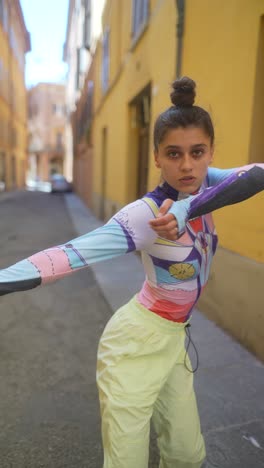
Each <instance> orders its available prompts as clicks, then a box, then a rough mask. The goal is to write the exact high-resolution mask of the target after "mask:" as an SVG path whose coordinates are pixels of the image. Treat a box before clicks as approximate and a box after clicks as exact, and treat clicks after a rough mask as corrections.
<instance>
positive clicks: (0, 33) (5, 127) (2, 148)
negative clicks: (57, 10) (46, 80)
mask: <svg viewBox="0 0 264 468" xmlns="http://www.w3.org/2000/svg"><path fill="white" fill-rule="evenodd" d="M10 21H12V22H14V23H15V24H14V23H12V25H13V28H14V31H16V33H17V34H18V32H17V31H18V29H17V28H18V26H17V24H16V21H17V19H16V18H15V17H14V14H12V16H11V17H10ZM10 26H11V24H10ZM16 40H17V44H18V45H19V47H21V49H22V46H21V41H22V43H23V38H22V37H21V36H19V35H18V36H17V39H16ZM16 53H18V51H16ZM21 54H22V61H24V52H23V51H22V50H21ZM0 61H1V67H0V68H1V70H0V74H1V79H0V119H1V120H0V124H1V126H2V131H0V152H1V153H4V154H5V161H6V180H5V183H6V189H12V188H15V187H17V188H19V187H23V186H24V184H25V170H26V164H27V139H28V132H27V91H26V87H25V79H24V67H21V65H19V64H18V60H17V57H16V56H15V52H14V50H13V49H12V48H11V47H10V44H9V39H8V34H7V32H6V31H5V30H4V28H3V26H2V24H1V23H0ZM13 157H15V161H16V163H15V168H13V167H12V158H13ZM13 172H15V179H16V183H15V184H14V183H13V176H12V173H13Z"/></svg>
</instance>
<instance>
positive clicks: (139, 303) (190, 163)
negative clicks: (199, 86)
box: [0, 78, 264, 468]
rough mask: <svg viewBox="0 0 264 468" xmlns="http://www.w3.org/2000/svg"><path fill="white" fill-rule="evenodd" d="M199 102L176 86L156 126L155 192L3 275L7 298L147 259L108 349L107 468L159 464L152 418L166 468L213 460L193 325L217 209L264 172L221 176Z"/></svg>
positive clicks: (104, 352)
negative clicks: (202, 413) (122, 258)
mask: <svg viewBox="0 0 264 468" xmlns="http://www.w3.org/2000/svg"><path fill="white" fill-rule="evenodd" d="M194 98H195V83H194V82H193V81H192V80H191V79H189V78H182V79H180V80H176V81H175V82H174V84H173V92H172V94H171V100H172V103H173V105H172V107H170V108H169V109H167V110H166V111H165V112H163V113H162V114H161V115H160V116H159V117H158V119H157V121H156V123H155V129H154V152H155V162H156V166H157V167H158V168H160V169H161V175H162V180H163V181H162V183H161V184H160V185H159V186H158V187H157V188H156V189H155V190H154V191H153V192H150V193H148V194H146V196H144V197H143V198H142V199H141V200H137V201H135V202H134V203H131V204H130V205H128V206H126V207H125V208H123V209H122V210H121V211H120V212H118V213H117V214H116V215H115V216H114V217H113V218H112V219H111V220H110V221H109V222H108V223H107V224H106V225H105V226H103V227H101V228H99V229H97V230H95V231H93V232H91V233H89V234H86V235H84V236H81V237H78V238H77V239H74V240H72V241H70V242H69V243H67V244H64V245H60V246H57V247H54V248H50V249H47V250H44V251H43V252H39V253H37V254H35V255H33V256H31V257H29V258H28V259H26V260H22V261H21V262H18V263H17V264H15V265H13V266H11V267H9V268H7V269H4V270H2V271H1V272H0V291H1V294H6V293H9V292H14V291H20V290H25V289H30V288H34V287H36V286H38V285H40V284H45V283H48V282H50V281H54V280H56V279H58V278H60V277H63V276H65V275H67V274H70V273H72V272H74V271H75V270H78V269H80V268H84V267H86V266H87V265H88V264H91V263H94V262H97V261H101V260H104V259H107V258H111V257H114V256H117V255H121V254H123V253H127V252H131V251H134V250H140V251H141V252H142V261H143V265H144V268H145V271H146V281H145V282H144V284H143V286H142V289H141V291H140V292H139V293H138V294H137V295H136V296H135V297H134V298H133V299H132V300H131V301H130V302H129V303H128V304H126V305H125V306H123V307H122V308H121V309H119V310H118V311H117V312H116V313H115V314H114V315H113V317H112V318H111V319H110V321H109V322H108V324H107V326H106V328H105V330H104V332H103V335H102V337H101V340H100V343H99V349H98V367H97V384H98V389H99V399H100V407H101V417H102V437H103V445H104V468H147V466H148V447H149V423H150V419H151V417H153V422H154V425H155V429H156V432H157V436H158V445H159V449H160V456H161V460H160V468H198V467H201V465H202V463H203V460H204V458H205V447H204V440H203V437H202V434H201V431H200V422H199V416H198V412H197V406H196V400H195V395H194V391H193V375H192V371H191V363H190V361H189V358H188V356H187V355H186V350H185V346H184V342H185V333H186V330H187V328H186V327H187V326H189V321H190V317H191V313H192V310H193V308H194V306H195V304H196V302H197V300H198V298H199V296H200V294H201V292H202V290H203V288H204V286H205V284H206V282H207V279H208V275H209V269H210V265H211V260H212V256H213V254H214V253H215V250H216V245H217V236H216V232H215V228H214V224H213V220H212V216H211V214H210V212H211V211H213V210H214V209H217V208H220V207H221V206H224V205H227V204H231V203H236V202H238V201H242V200H243V199H246V198H248V197H249V196H251V195H253V194H254V193H257V192H258V191H260V190H263V189H264V165H263V164H255V165H252V166H247V167H243V168H241V169H228V170H220V169H211V168H209V165H210V164H211V162H212V160H213V149H214V130H213V125H212V121H211V118H210V116H209V114H208V113H207V112H206V111H205V110H204V109H202V108H200V107H197V106H194V105H193V103H194ZM168 208H170V210H169V213H168V214H166V211H167V209H168ZM157 234H158V235H157Z"/></svg>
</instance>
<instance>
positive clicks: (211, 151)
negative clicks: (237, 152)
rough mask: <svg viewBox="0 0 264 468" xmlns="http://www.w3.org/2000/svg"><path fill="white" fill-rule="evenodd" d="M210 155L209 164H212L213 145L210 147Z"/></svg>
mask: <svg viewBox="0 0 264 468" xmlns="http://www.w3.org/2000/svg"><path fill="white" fill-rule="evenodd" d="M210 153H211V159H210V162H209V164H212V162H213V160H214V145H212V147H211V150H210Z"/></svg>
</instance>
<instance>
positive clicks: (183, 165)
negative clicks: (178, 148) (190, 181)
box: [181, 154, 192, 171]
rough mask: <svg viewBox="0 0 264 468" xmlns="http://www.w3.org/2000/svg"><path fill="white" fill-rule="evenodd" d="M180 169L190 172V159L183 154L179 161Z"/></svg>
mask: <svg viewBox="0 0 264 468" xmlns="http://www.w3.org/2000/svg"><path fill="white" fill-rule="evenodd" d="M181 169H182V170H183V171H191V170H192V159H191V157H190V156H189V155H188V154H185V155H184V156H183V158H182V161H181Z"/></svg>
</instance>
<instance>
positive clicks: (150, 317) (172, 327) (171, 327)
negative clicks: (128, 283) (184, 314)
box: [128, 296, 191, 335]
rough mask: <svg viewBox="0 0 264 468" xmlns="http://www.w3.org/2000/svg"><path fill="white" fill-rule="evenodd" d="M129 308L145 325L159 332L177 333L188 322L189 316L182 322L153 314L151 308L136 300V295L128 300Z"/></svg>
mask: <svg viewBox="0 0 264 468" xmlns="http://www.w3.org/2000/svg"><path fill="white" fill-rule="evenodd" d="M128 304H129V308H130V310H131V311H132V312H134V313H135V314H138V315H140V317H141V320H142V321H143V322H144V323H145V324H146V327H149V326H152V327H153V328H155V329H156V330H157V331H159V332H162V331H163V332H164V333H168V334H171V335H173V334H174V333H175V334H176V333H179V331H181V330H184V329H185V327H186V325H187V324H188V323H190V320H191V318H189V320H187V321H186V322H184V323H181V322H173V321H171V320H167V319H165V318H163V317H160V316H159V315H157V314H155V312H152V311H151V310H148V309H146V307H144V306H143V305H142V304H140V303H139V302H138V300H137V297H136V296H134V297H133V298H132V299H131V300H130V301H129V303H128Z"/></svg>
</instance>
